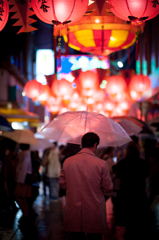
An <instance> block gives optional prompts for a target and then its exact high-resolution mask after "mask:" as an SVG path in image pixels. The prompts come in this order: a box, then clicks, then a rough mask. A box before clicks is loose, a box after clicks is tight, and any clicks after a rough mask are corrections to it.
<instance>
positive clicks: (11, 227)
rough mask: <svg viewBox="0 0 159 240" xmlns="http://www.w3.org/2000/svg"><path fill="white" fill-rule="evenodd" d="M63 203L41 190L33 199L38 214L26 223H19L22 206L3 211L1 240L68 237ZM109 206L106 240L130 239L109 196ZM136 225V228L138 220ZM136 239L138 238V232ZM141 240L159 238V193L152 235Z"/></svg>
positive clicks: (59, 238) (65, 239)
mask: <svg viewBox="0 0 159 240" xmlns="http://www.w3.org/2000/svg"><path fill="white" fill-rule="evenodd" d="M64 204H65V199H64V198H60V199H59V200H49V199H48V198H45V197H44V196H43V195H42V193H40V194H39V196H38V197H37V199H36V200H35V202H34V210H35V212H36V213H37V214H38V215H37V216H34V217H33V219H32V221H31V222H30V223H29V224H26V225H23V226H20V224H19V222H18V220H19V219H20V217H21V216H22V212H21V210H20V209H19V210H18V211H17V212H16V213H14V214H7V213H4V214H3V215H1V216H0V240H68V239H69V235H68V233H65V232H64V231H63V216H64V207H63V206H64ZM106 208H107V232H106V234H105V236H103V240H125V239H127V237H126V234H125V231H126V229H125V227H124V226H119V225H118V224H117V223H116V221H115V216H114V213H113V207H112V203H111V200H110V199H108V201H107V202H106ZM136 217H137V216H136ZM133 227H134V230H135V222H134V226H133ZM136 234H137V233H136ZM133 239H135V240H136V239H138V237H137V235H136V237H134V238H133ZM140 239H141V240H142V239H143V240H145V239H147V240H159V196H157V197H156V199H155V200H154V202H153V204H152V206H151V226H150V234H149V235H147V236H146V237H145V236H144V237H143V238H142V237H141V238H140Z"/></svg>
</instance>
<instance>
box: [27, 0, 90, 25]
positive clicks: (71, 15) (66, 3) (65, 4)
mask: <svg viewBox="0 0 159 240" xmlns="http://www.w3.org/2000/svg"><path fill="white" fill-rule="evenodd" d="M87 7H88V0H45V1H43V0H32V8H33V10H34V12H35V15H36V16H37V17H38V18H39V19H40V20H41V21H43V22H45V23H48V24H55V25H56V24H59V23H67V22H69V21H71V22H75V21H77V20H79V19H80V18H81V17H82V16H83V15H84V14H85V12H86V10H87ZM53 21H54V22H53Z"/></svg>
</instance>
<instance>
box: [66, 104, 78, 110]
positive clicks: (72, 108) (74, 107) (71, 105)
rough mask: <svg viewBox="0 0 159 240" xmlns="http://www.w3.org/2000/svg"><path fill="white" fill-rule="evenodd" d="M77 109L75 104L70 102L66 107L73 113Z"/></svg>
mask: <svg viewBox="0 0 159 240" xmlns="http://www.w3.org/2000/svg"><path fill="white" fill-rule="evenodd" d="M77 107H78V103H77V102H70V103H69V105H68V108H69V109H71V111H75V110H76V108H77Z"/></svg>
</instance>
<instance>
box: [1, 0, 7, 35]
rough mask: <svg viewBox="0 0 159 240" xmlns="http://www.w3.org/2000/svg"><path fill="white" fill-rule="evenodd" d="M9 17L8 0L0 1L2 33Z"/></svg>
mask: <svg viewBox="0 0 159 240" xmlns="http://www.w3.org/2000/svg"><path fill="white" fill-rule="evenodd" d="M8 17H9V5H8V3H7V1H6V0H1V1H0V31H1V30H2V29H3V28H4V27H5V25H6V23H7V21H8Z"/></svg>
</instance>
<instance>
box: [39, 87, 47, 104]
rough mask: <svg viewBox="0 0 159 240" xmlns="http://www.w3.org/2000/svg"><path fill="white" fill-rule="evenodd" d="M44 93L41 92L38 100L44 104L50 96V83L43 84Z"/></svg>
mask: <svg viewBox="0 0 159 240" xmlns="http://www.w3.org/2000/svg"><path fill="white" fill-rule="evenodd" d="M42 88H43V93H42V94H40V95H39V96H38V97H37V99H36V100H38V101H40V102H41V103H42V104H44V103H45V102H46V101H47V99H48V98H49V97H50V88H49V87H48V85H42Z"/></svg>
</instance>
